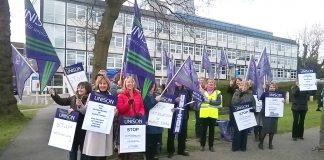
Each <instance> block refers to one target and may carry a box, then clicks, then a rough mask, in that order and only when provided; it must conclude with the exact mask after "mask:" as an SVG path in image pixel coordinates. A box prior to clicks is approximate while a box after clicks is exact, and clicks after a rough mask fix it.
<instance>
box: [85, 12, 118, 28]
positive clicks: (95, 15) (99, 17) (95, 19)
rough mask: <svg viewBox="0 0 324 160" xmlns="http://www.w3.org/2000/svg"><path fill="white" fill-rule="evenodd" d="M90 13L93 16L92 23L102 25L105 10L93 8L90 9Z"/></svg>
mask: <svg viewBox="0 0 324 160" xmlns="http://www.w3.org/2000/svg"><path fill="white" fill-rule="evenodd" d="M89 11H90V13H89V15H90V16H91V19H92V21H93V22H94V23H99V24H100V23H101V20H102V15H103V13H104V10H103V9H100V8H93V9H90V10H89ZM118 19H119V18H117V20H118ZM117 20H116V21H117Z"/></svg>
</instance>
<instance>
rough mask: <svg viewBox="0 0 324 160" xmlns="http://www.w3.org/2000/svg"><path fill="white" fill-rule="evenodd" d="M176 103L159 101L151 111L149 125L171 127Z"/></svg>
mask: <svg viewBox="0 0 324 160" xmlns="http://www.w3.org/2000/svg"><path fill="white" fill-rule="evenodd" d="M173 108H174V104H171V103H165V102H159V103H157V104H156V105H155V106H154V107H153V108H152V109H151V110H150V112H149V117H148V125H150V126H156V127H162V128H171V123H172V116H173V112H172V109H173Z"/></svg>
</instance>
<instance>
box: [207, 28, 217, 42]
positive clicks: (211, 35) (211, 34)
mask: <svg viewBox="0 0 324 160" xmlns="http://www.w3.org/2000/svg"><path fill="white" fill-rule="evenodd" d="M216 40H217V31H216V30H210V29H208V30H207V41H216Z"/></svg>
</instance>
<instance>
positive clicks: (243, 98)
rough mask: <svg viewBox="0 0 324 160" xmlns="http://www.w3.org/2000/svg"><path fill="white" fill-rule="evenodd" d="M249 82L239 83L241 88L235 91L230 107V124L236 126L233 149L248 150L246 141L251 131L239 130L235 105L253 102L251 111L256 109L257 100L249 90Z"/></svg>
mask: <svg viewBox="0 0 324 160" xmlns="http://www.w3.org/2000/svg"><path fill="white" fill-rule="evenodd" d="M249 84H250V83H249V82H248V81H242V82H241V83H240V85H239V89H238V90H237V91H236V92H235V93H234V95H233V98H232V105H231V108H230V124H231V125H232V126H233V127H234V136H233V141H232V151H238V150H241V151H246V143H247V136H248V132H249V128H247V129H244V130H241V131H239V130H238V127H237V124H236V122H235V118H234V113H233V112H234V108H233V106H235V105H239V104H242V103H251V104H252V108H253V109H251V110H250V111H251V112H254V111H255V100H254V97H253V95H252V93H251V91H250V90H249V87H250V86H249Z"/></svg>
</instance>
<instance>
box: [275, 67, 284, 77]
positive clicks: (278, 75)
mask: <svg viewBox="0 0 324 160" xmlns="http://www.w3.org/2000/svg"><path fill="white" fill-rule="evenodd" d="M283 75H284V72H283V69H278V70H277V77H278V78H283Z"/></svg>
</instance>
